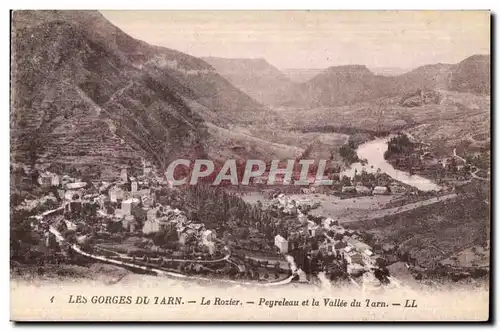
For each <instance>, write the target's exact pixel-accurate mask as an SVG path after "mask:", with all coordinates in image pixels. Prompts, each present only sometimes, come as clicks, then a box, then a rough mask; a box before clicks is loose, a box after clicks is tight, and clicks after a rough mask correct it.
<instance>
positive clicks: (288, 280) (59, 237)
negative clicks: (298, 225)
mask: <svg viewBox="0 0 500 331" xmlns="http://www.w3.org/2000/svg"><path fill="white" fill-rule="evenodd" d="M49 232H50V233H52V234H53V235H54V236H55V237H56V240H57V242H58V243H59V244H62V243H63V242H65V241H66V240H65V238H64V237H63V235H62V234H61V233H60V232H59V231H58V230H57V229H56V228H54V227H53V226H52V225H50V226H49ZM70 247H71V249H72V250H73V251H74V252H76V253H78V254H80V255H83V256H86V257H89V258H91V259H94V260H98V261H102V262H106V263H111V264H115V265H119V266H125V267H129V268H135V269H140V270H144V271H147V272H153V273H155V274H156V275H158V276H166V277H172V278H177V279H186V280H202V281H213V280H217V281H220V282H225V283H231V284H237V285H251V286H260V287H270V286H281V285H286V284H289V283H291V281H292V279H293V278H294V277H295V276H296V273H292V275H290V276H289V277H288V278H286V279H283V280H281V281H275V282H268V283H258V282H240V281H233V280H229V279H220V278H217V279H214V278H207V277H199V276H188V275H184V274H180V273H176V272H171V271H165V270H161V269H157V268H151V267H145V266H141V265H137V264H133V263H127V262H123V261H119V260H115V259H110V258H107V257H104V256H100V255H95V254H91V253H87V252H85V251H83V250H82V249H81V248H80V247H79V246H78V245H76V244H71V245H70ZM229 256H230V254H229V255H226V256H225V257H224V258H222V259H219V261H225V260H228V259H229ZM178 261H181V262H188V261H191V260H178ZM192 261H194V262H196V263H200V261H199V260H192ZM214 261H215V260H214ZM228 261H229V260H228ZM205 262H206V261H205ZM231 262H232V261H231ZM233 263H234V262H233Z"/></svg>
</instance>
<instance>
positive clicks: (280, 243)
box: [274, 234, 288, 254]
mask: <svg viewBox="0 0 500 331" xmlns="http://www.w3.org/2000/svg"><path fill="white" fill-rule="evenodd" d="M274 245H275V246H276V247H278V249H279V250H280V252H281V253H283V254H285V253H287V252H288V240H286V239H285V238H283V237H282V236H280V235H279V234H278V235H276V236H275V237H274Z"/></svg>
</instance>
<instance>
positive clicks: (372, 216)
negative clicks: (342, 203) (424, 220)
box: [349, 193, 458, 223]
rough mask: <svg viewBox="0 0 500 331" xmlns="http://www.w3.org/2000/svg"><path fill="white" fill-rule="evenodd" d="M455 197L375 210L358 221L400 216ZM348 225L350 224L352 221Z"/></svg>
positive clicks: (443, 197) (449, 196)
mask: <svg viewBox="0 0 500 331" xmlns="http://www.w3.org/2000/svg"><path fill="white" fill-rule="evenodd" d="M456 197H458V195H457V194H456V193H451V194H447V195H443V196H439V197H434V198H430V199H428V200H424V201H418V202H414V203H409V204H407V205H404V206H401V207H394V208H389V209H381V210H376V211H373V212H370V215H368V216H367V217H365V218H363V219H360V220H359V221H368V220H373V219H377V218H382V217H385V216H392V215H397V214H401V213H404V212H407V211H410V210H413V209H416V208H420V207H423V206H429V205H433V204H435V203H438V202H442V201H446V200H450V199H454V198H456ZM349 223H352V221H351V222H349Z"/></svg>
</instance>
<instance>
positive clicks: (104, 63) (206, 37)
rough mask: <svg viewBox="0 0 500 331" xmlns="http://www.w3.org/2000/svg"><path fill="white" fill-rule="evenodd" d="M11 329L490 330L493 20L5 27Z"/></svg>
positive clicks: (172, 20) (77, 21)
mask: <svg viewBox="0 0 500 331" xmlns="http://www.w3.org/2000/svg"><path fill="white" fill-rule="evenodd" d="M11 15H12V19H11V107H10V146H11V150H10V279H11V308H10V309H11V313H10V314H11V319H12V320H13V321H144V322H147V321H332V322H335V321H366V322H370V321H487V320H488V319H489V318H490V302H489V291H490V286H489V284H490V269H491V262H490V261H491V260H490V239H491V238H490V219H491V216H490V208H491V203H490V185H491V180H490V165H491V145H490V144H491V141H490V137H491V136H490V125H491V124H490V107H491V104H490V100H491V99H490V94H491V92H490V20H491V13H490V12H489V11H486V10H484V11H166V10H163V11H153V10H150V11H98V10H96V11H67V10H46V11H44V10H33V11H30V10H21V11H12V12H11Z"/></svg>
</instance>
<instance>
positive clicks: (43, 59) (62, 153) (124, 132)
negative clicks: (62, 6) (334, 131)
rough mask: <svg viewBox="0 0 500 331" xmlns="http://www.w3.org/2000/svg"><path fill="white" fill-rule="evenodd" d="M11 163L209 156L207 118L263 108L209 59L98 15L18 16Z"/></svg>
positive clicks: (105, 163)
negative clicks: (150, 40)
mask: <svg viewBox="0 0 500 331" xmlns="http://www.w3.org/2000/svg"><path fill="white" fill-rule="evenodd" d="M11 70H12V72H11V74H12V77H11V78H12V103H11V120H10V122H11V160H12V161H13V162H23V163H29V164H30V165H32V166H34V165H36V164H48V163H58V164H61V165H63V166H79V167H87V166H92V165H98V166H100V167H102V168H106V169H108V168H109V170H113V171H114V170H116V168H118V167H120V165H123V164H128V163H129V162H138V159H139V157H140V156H145V157H147V158H149V159H151V160H152V161H154V162H155V163H156V164H157V165H158V166H160V167H162V166H165V165H166V164H167V163H168V162H170V161H171V160H172V159H174V158H178V157H181V156H185V157H194V156H195V155H205V152H206V147H207V146H204V145H203V141H204V138H205V137H206V136H207V128H206V126H205V125H204V119H203V118H202V117H201V116H200V115H199V114H198V113H196V112H194V111H192V109H190V107H189V106H188V104H187V102H193V103H196V104H198V105H201V106H202V107H203V109H205V110H206V111H207V112H211V113H224V114H228V113H231V112H235V113H238V112H242V111H245V109H258V108H261V105H260V104H258V103H257V102H255V101H254V100H253V99H251V98H250V97H248V96H247V95H246V94H244V93H242V92H241V91H240V90H238V89H237V88H235V87H234V86H232V85H231V84H230V83H229V82H228V81H227V80H226V79H224V78H223V77H221V76H220V75H219V74H217V72H216V71H215V69H214V68H213V67H212V66H210V65H209V64H207V63H206V62H204V61H202V60H200V59H197V58H195V57H192V56H189V55H187V54H184V53H181V52H178V51H174V50H171V49H168V48H164V47H158V46H152V45H149V44H147V43H145V42H142V41H139V40H136V39H134V38H132V37H130V36H128V35H127V34H125V33H124V32H123V31H121V30H120V29H118V28H117V27H116V26H114V25H112V24H111V23H110V22H109V21H107V20H106V19H105V18H104V17H103V16H102V15H101V14H100V13H98V12H95V11H15V12H13V17H12V69H11Z"/></svg>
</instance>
